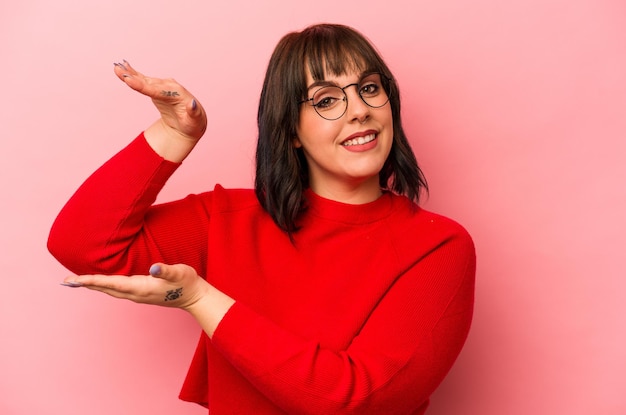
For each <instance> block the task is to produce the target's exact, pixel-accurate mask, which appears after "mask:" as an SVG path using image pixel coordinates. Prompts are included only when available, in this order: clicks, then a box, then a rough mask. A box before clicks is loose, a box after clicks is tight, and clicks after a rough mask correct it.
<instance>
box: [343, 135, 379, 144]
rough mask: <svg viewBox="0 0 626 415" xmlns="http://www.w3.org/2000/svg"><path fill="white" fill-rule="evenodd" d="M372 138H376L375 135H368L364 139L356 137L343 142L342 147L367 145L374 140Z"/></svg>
mask: <svg viewBox="0 0 626 415" xmlns="http://www.w3.org/2000/svg"><path fill="white" fill-rule="evenodd" d="M374 138H376V134H370V135H366V136H365V137H357V138H353V139H352V140H348V141H344V142H343V143H342V145H344V146H357V145H362V144H366V143H369V142H370V141H372V140H374Z"/></svg>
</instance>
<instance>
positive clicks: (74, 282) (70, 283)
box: [61, 281, 83, 288]
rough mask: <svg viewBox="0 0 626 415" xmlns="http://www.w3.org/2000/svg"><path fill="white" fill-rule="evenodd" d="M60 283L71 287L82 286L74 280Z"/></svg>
mask: <svg viewBox="0 0 626 415" xmlns="http://www.w3.org/2000/svg"><path fill="white" fill-rule="evenodd" d="M61 285H64V286H66V287H72V288H76V287H82V286H83V284H81V283H80V282H76V281H68V282H62V283H61Z"/></svg>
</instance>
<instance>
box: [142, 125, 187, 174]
mask: <svg viewBox="0 0 626 415" xmlns="http://www.w3.org/2000/svg"><path fill="white" fill-rule="evenodd" d="M143 135H144V137H145V138H146V141H147V142H148V144H149V145H150V147H152V149H153V150H154V151H155V152H156V153H157V154H158V155H159V156H161V157H163V158H164V159H165V160H168V161H171V162H174V163H180V162H182V161H183V160H184V159H185V158H186V157H187V156H188V155H189V153H190V152H191V150H193V148H194V147H195V145H196V144H197V143H198V140H197V139H194V138H192V137H188V136H185V135H184V134H182V133H180V132H178V131H176V130H175V129H173V128H172V127H169V126H168V125H167V124H165V122H163V119H161V118H159V119H158V120H157V121H155V122H154V123H153V124H152V125H150V126H149V127H148V128H146V130H145V131H144V133H143Z"/></svg>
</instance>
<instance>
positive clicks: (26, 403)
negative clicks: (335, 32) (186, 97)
mask: <svg viewBox="0 0 626 415" xmlns="http://www.w3.org/2000/svg"><path fill="white" fill-rule="evenodd" d="M9 3H10V4H11V5H10V6H9V5H8V4H9ZM93 3H96V2H76V1H70V0H57V1H55V2H49V1H43V0H26V1H20V2H6V1H3V2H2V4H1V5H0V56H1V59H2V65H1V66H0V72H1V74H2V77H1V80H2V97H1V104H0V105H1V106H2V107H1V111H0V131H1V137H2V138H1V141H0V154H1V157H2V162H1V163H0V173H1V174H0V184H1V189H2V202H1V203H2V213H3V215H2V217H1V219H0V220H1V221H2V223H1V225H0V226H1V232H0V261H1V263H0V269H1V270H2V277H1V278H2V295H1V296H0V298H1V300H0V336H1V343H0V344H1V347H2V349H1V353H0V413H2V414H6V415H22V414H23V415H30V414H39V413H47V414H66V415H73V414H77V415H78V414H81V415H82V414H92V415H100V414H102V415H104V414H111V413H119V414H148V413H150V414H172V413H176V414H201V413H204V410H201V409H200V408H196V407H195V406H193V405H190V404H186V403H182V402H179V401H178V400H177V398H176V396H177V393H178V388H179V386H180V383H181V381H182V378H183V376H184V374H185V371H186V368H187V363H188V362H189V360H190V358H191V354H192V352H193V347H194V344H195V341H196V338H197V335H198V329H197V328H196V326H195V324H194V322H193V321H192V320H191V319H190V318H189V317H188V316H187V315H186V314H184V313H183V312H180V311H177V310H164V309H157V308H154V307H148V306H139V305H136V304H133V303H129V302H121V301H117V300H113V299H111V298H108V297H105V296H102V295H98V294H96V293H91V292H87V291H84V290H83V291H80V290H72V289H68V288H65V287H61V286H60V285H58V283H59V282H60V281H61V280H62V278H63V277H64V276H65V275H66V271H65V270H64V269H63V267H62V266H60V265H59V264H57V263H56V262H55V261H54V259H53V258H51V256H50V255H49V254H48V253H47V251H46V248H45V242H46V237H47V232H48V229H49V227H50V224H51V223H52V221H53V219H54V217H55V215H56V213H57V212H58V210H59V209H60V208H61V206H62V204H63V203H64V201H65V200H67V198H68V197H69V196H70V195H71V194H72V192H73V191H74V189H75V188H76V187H77V186H78V185H79V184H80V183H81V181H82V180H83V179H84V178H85V177H86V176H87V175H88V174H89V173H90V172H91V171H92V170H93V169H94V168H95V167H97V166H98V165H99V164H100V163H102V162H103V161H105V160H106V159H107V158H108V157H109V156H110V155H112V154H113V153H114V152H115V151H117V150H118V149H119V148H121V147H122V146H123V145H125V144H126V143H127V142H129V141H130V140H131V139H132V138H133V137H134V136H135V134H137V133H138V132H139V131H140V130H141V129H143V128H144V127H145V126H147V125H148V123H150V122H151V121H152V120H153V119H154V117H155V115H156V114H155V111H154V110H153V109H152V107H151V105H150V103H149V102H148V101H146V100H145V99H143V98H141V97H139V96H135V95H133V94H132V93H131V92H130V91H128V90H126V89H125V88H124V87H123V85H122V84H121V83H120V82H119V81H118V80H117V79H116V78H115V77H114V76H113V73H112V69H113V65H112V63H113V62H114V61H118V60H121V59H123V58H125V59H128V60H129V61H130V62H132V63H133V64H134V65H135V66H136V67H137V68H139V69H140V70H143V71H145V72H147V73H149V74H152V75H154V76H173V77H176V78H177V79H178V80H179V81H181V82H182V83H183V84H185V85H186V86H187V87H188V88H189V89H191V90H192V91H194V92H195V93H196V95H197V96H198V97H200V99H201V101H202V102H203V104H204V105H205V107H206V108H207V110H208V111H209V114H210V128H209V130H208V133H207V134H206V136H205V138H204V139H203V142H202V143H201V144H200V145H199V147H198V148H197V150H196V151H195V153H193V155H192V156H191V157H190V158H189V159H188V161H187V162H186V163H185V166H184V167H183V168H182V169H181V170H179V172H178V173H177V175H176V176H175V177H174V179H173V180H172V181H171V183H170V184H169V185H168V187H167V188H166V189H165V191H164V193H163V195H162V200H167V199H171V198H175V197H181V196H184V195H186V194H187V193H190V192H198V191H202V190H205V189H209V188H211V187H212V186H213V184H214V183H215V182H220V183H222V184H223V185H225V186H230V187H233V186H246V187H249V186H251V184H252V173H253V169H252V161H253V155H254V143H255V136H256V133H255V116H256V105H257V99H258V94H259V91H260V87H261V81H262V76H263V73H264V69H265V65H266V63H267V60H268V58H269V55H270V53H271V50H272V49H273V46H274V45H275V43H276V42H277V41H278V39H279V38H280V37H281V36H282V35H283V34H284V33H286V32H287V31H290V30H294V29H301V28H303V27H304V26H306V25H308V24H311V23H315V22H320V21H330V22H341V23H346V24H349V25H353V26H355V27H356V28H358V29H360V30H362V31H363V32H364V33H365V34H366V35H368V36H369V37H370V38H371V39H372V40H373V41H374V43H375V44H376V45H377V46H378V48H379V49H380V50H381V51H382V53H383V55H384V57H385V58H386V59H387V61H388V63H389V64H390V66H391V67H392V69H393V70H394V71H395V73H396V75H397V78H398V80H399V82H400V85H401V89H402V92H403V99H404V107H403V111H404V116H405V121H406V129H407V131H408V133H409V136H410V137H411V140H412V144H413V146H414V149H415V151H416V153H417V156H418V159H419V160H420V162H421V163H422V166H423V168H424V170H425V172H426V175H427V177H428V179H429V182H430V185H431V189H432V193H431V196H430V199H429V200H428V202H427V203H426V204H425V205H426V207H427V208H429V209H432V210H436V211H439V212H441V213H443V214H446V215H449V216H451V217H453V218H455V219H457V220H458V221H460V222H461V223H463V224H464V225H465V226H466V227H467V228H468V229H469V230H470V232H471V233H472V234H473V236H474V238H475V241H476V245H477V249H478V255H479V267H478V276H477V277H478V288H477V305H476V316H475V322H474V326H473V329H472V332H471V335H470V338H469V340H468V343H467V347H466V348H465V349H464V351H463V353H462V354H461V356H460V358H459V360H458V363H457V365H456V366H455V368H454V369H453V371H452V372H451V374H450V376H449V377H448V378H447V379H446V381H445V382H444V384H443V385H442V386H441V388H440V389H439V390H438V391H437V393H436V394H435V396H434V397H433V403H432V409H431V411H430V414H431V415H451V414H464V415H501V414H507V415H517V414H519V415H522V414H523V415H526V414H568V415H578V414H580V415H582V414H585V415H586V414H603V415H617V414H624V413H626V398H625V396H626V395H625V394H624V376H625V374H626V323H625V321H626V319H625V317H624V314H625V312H626V307H625V306H624V301H623V298H624V293H625V292H626V281H625V279H624V276H625V275H626V273H625V272H624V268H623V265H622V263H623V259H624V256H625V252H626V249H625V248H626V243H625V242H624V234H625V233H626V224H625V222H626V220H625V215H624V212H625V211H626V192H625V190H624V185H625V184H626V168H625V163H624V159H625V156H626V53H625V52H626V3H624V2H623V1H622V0H614V1H610V0H569V1H565V0H510V1H501V0H474V1H463V0H441V1H437V2H432V1H424V0H418V1H408V0H407V1H396V0H387V1H384V2H369V4H368V3H367V2H365V4H364V2H363V1H353V0H349V1H343V2H337V1H335V0H319V1H316V2H295V1H284V2H279V1H276V0H275V1H266V2H240V1H236V0H235V1H229V2H219V3H220V5H218V6H216V5H213V4H211V3H216V2H203V1H199V0H195V1H192V0H181V1H177V2H173V1H169V0H158V1H154V0H152V1H148V0H136V1H120V0H108V1H106V2H105V1H102V2H97V3H100V4H97V5H94V4H93Z"/></svg>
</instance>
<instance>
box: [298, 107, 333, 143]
mask: <svg viewBox="0 0 626 415" xmlns="http://www.w3.org/2000/svg"><path fill="white" fill-rule="evenodd" d="M308 110H310V111H308ZM336 130H337V127H336V126H335V125H334V124H333V123H331V122H328V121H326V120H324V119H323V118H322V117H320V116H319V115H317V113H315V111H314V110H313V109H312V108H308V109H307V110H302V111H301V112H300V119H299V121H298V125H297V126H296V134H297V135H298V136H297V137H296V140H297V142H298V143H299V147H300V146H304V147H306V146H307V145H309V144H312V143H314V142H317V141H322V140H324V139H325V138H326V139H327V138H329V137H330V138H332V137H334V135H336V134H337V131H336Z"/></svg>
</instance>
